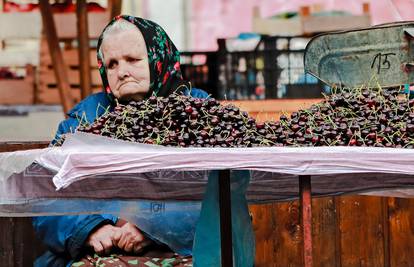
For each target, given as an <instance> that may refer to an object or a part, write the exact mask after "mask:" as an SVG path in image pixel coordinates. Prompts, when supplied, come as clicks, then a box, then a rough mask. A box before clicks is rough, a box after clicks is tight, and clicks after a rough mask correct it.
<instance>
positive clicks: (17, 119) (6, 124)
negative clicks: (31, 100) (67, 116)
mask: <svg viewBox="0 0 414 267" xmlns="http://www.w3.org/2000/svg"><path fill="white" fill-rule="evenodd" d="M5 111H12V113H17V114H20V115H0V141H51V140H52V139H53V137H54V135H55V132H56V130H57V127H58V124H59V122H61V121H62V120H63V119H64V115H63V112H62V109H61V107H60V106H0V114H4V113H7V112H5ZM9 113H10V112H9Z"/></svg>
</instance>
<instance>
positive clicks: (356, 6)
mask: <svg viewBox="0 0 414 267" xmlns="http://www.w3.org/2000/svg"><path fill="white" fill-rule="evenodd" d="M39 2H43V3H44V2H48V3H49V5H48V8H49V9H48V11H49V13H51V14H53V20H49V22H47V21H48V20H47V19H46V18H45V14H48V13H47V12H46V13H45V11H43V12H42V10H41V8H40V5H39ZM78 2H79V1H78ZM82 2H84V10H86V11H85V12H86V14H87V15H86V16H87V21H86V22H85V19H83V20H82V17H81V15H79V14H80V13H79V12H80V11H79V10H80V9H79V8H80V7H79V6H77V1H71V0H69V1H24V0H14V1H9V0H1V1H0V141H48V140H51V139H52V138H53V135H54V132H55V131H56V127H57V125H58V123H59V122H60V121H61V120H63V119H64V111H65V109H67V107H68V106H67V105H66V106H65V105H64V103H65V101H67V99H66V100H65V99H62V98H61V96H60V94H59V90H61V87H65V86H66V87H67V88H70V89H69V91H70V97H71V98H72V99H73V103H77V102H79V101H80V100H81V99H82V98H83V97H85V96H87V95H88V94H90V93H91V92H98V91H100V90H102V89H101V81H100V76H99V73H98V69H97V63H96V52H95V49H96V43H97V38H98V36H99V34H100V32H101V31H102V29H103V28H104V26H105V25H106V24H107V23H108V21H109V19H110V17H111V16H113V15H117V14H120V13H122V14H130V15H135V16H141V17H143V18H147V19H151V20H153V21H155V22H157V23H159V24H160V25H161V26H162V27H163V28H164V29H165V30H166V31H167V33H168V34H169V35H170V37H171V39H172V40H173V41H174V43H175V44H176V46H177V48H178V49H179V50H180V51H181V52H182V54H181V63H182V70H183V75H184V77H185V78H186V79H188V80H190V81H191V83H192V85H193V86H194V87H197V88H202V89H204V90H205V91H207V92H208V93H209V94H211V95H212V96H213V97H215V98H218V99H220V100H227V101H234V102H236V103H238V104H239V105H240V107H241V108H244V109H245V110H247V111H249V112H250V113H251V114H253V115H255V114H256V115H257V114H259V113H260V114H261V115H262V116H264V117H263V118H264V119H267V117H266V113H272V114H274V113H275V111H289V110H290V109H292V110H294V109H297V108H298V107H299V106H301V105H307V104H309V103H313V102H317V101H318V100H319V98H320V97H321V95H322V93H329V91H330V88H329V87H328V86H326V85H324V84H322V83H321V82H320V81H318V80H317V79H316V78H314V77H313V76H311V75H307V74H305V73H304V69H303V54H304V51H305V48H306V44H307V43H308V42H309V40H310V39H311V38H312V37H313V36H315V35H317V34H321V33H324V32H329V31H336V30H347V29H353V28H365V27H369V26H372V25H377V24H382V23H390V22H396V21H406V20H414V12H412V11H413V10H414V1H412V0H375V1H361V0H348V1H342V0H326V1H324V0H307V1H305V0H291V1H284V0H273V1H270V0H254V1H253V0H246V1H236V0H169V1H161V0H123V1H122V0H112V1H111V0H101V1H82ZM77 11H78V13H77ZM42 14H43V16H42ZM77 14H78V15H77ZM83 18H84V17H83ZM52 21H53V22H52ZM80 21H82V23H84V26H85V25H88V27H83V28H82V23H81V22H80ZM50 24H53V26H54V28H55V30H56V31H55V32H56V37H57V39H56V40H54V39H53V38H51V37H50V32H51V31H50V30H51V25H50ZM85 28H87V30H85ZM82 29H83V30H82ZM82 31H83V32H82ZM80 33H82V34H83V36H87V37H88V39H87V40H88V42H87V46H88V47H87V49H88V50H87V53H89V60H86V59H87V58H86V57H85V56H84V55H85V52H82V51H81V50H82V49H79V47H80V46H79V43H80V42H81V39H80V38H81V37H80V36H81V34H80ZM85 34H86V35H85ZM51 39H53V40H51ZM54 43H56V44H57V45H58V47H59V53H60V54H61V55H62V57H61V60H58V61H56V58H53V53H55V52H56V50H54V49H52V50H53V53H51V52H50V51H51V50H50V49H49V47H50V45H51V44H54ZM81 47H85V45H83V46H81ZM88 51H89V52H88ZM82 53H83V54H82ZM82 55H83V56H82ZM79 58H80V60H79ZM85 64H86V65H85ZM59 66H63V68H64V69H65V71H64V72H63V71H60V72H59V71H58V72H56V71H55V70H56V69H58V70H61V68H59ZM61 77H64V79H63V82H62V81H61V80H62V78H61ZM85 77H88V79H87V80H86V83H85ZM65 81H66V84H65ZM85 84H86V85H85ZM86 87H87V88H88V90H86V89H87V88H86ZM72 106H73V105H72ZM263 114H264V115H263Z"/></svg>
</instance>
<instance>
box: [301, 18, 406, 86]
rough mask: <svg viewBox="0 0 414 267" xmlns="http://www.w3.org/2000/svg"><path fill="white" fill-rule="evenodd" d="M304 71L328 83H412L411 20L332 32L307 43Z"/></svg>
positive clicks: (401, 84)
mask: <svg viewBox="0 0 414 267" xmlns="http://www.w3.org/2000/svg"><path fill="white" fill-rule="evenodd" d="M304 65H305V71H306V72H308V73H310V74H312V75H314V76H315V77H316V78H318V79H320V80H321V81H323V82H324V83H326V84H328V85H329V86H331V87H333V86H339V87H343V86H346V87H350V88H354V87H360V86H363V87H378V85H380V86H381V87H384V88H389V87H399V86H402V87H403V88H405V89H406V90H408V88H409V85H412V84H414V21H410V22H398V23H390V24H383V25H379V26H374V27H371V28H365V29H357V30H349V31H340V32H331V33H326V34H321V35H319V36H316V37H315V38H313V39H312V40H311V41H310V42H309V43H308V45H307V46H306V51H305V57H304Z"/></svg>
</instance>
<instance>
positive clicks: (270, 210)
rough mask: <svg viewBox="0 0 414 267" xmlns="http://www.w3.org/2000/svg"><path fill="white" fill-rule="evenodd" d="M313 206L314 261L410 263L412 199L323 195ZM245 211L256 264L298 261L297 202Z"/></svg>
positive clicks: (378, 265) (329, 264) (406, 266)
mask: <svg viewBox="0 0 414 267" xmlns="http://www.w3.org/2000/svg"><path fill="white" fill-rule="evenodd" d="M312 205H313V207H312V208H313V212H312V215H313V226H312V231H313V233H312V235H313V240H314V243H313V256H314V265H313V266H318V267H324V266H326V267H370V266H372V267H412V266H414V246H412V244H413V242H414V199H403V198H383V197H369V196H344V197H325V198H318V199H314V200H313V201H312ZM250 210H251V213H252V216H253V225H254V230H255V233H256V265H255V266H256V267H270V266H271V267H285V266H290V267H300V266H303V262H302V243H301V242H302V232H301V226H300V221H299V220H300V214H299V203H298V201H291V202H288V203H277V204H266V205H251V206H250Z"/></svg>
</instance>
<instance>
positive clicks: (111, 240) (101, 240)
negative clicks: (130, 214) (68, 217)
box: [86, 224, 121, 256]
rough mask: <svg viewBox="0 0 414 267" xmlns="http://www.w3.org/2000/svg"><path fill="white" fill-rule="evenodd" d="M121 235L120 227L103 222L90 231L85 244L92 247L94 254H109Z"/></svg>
mask: <svg viewBox="0 0 414 267" xmlns="http://www.w3.org/2000/svg"><path fill="white" fill-rule="evenodd" d="M120 236H121V233H120V228H119V227H116V226H113V225H110V224H105V225H103V226H101V227H100V228H98V229H96V230H95V231H94V232H92V233H91V234H90V235H89V237H88V239H87V240H86V245H87V246H90V247H92V248H93V250H94V251H95V253H96V254H98V255H100V256H101V255H104V254H109V253H110V252H111V250H112V248H113V247H114V246H116V244H117V242H118V240H119V238H120Z"/></svg>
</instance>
